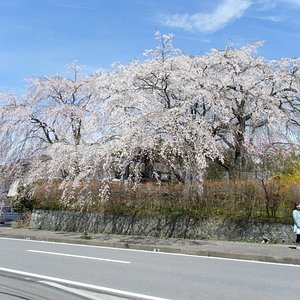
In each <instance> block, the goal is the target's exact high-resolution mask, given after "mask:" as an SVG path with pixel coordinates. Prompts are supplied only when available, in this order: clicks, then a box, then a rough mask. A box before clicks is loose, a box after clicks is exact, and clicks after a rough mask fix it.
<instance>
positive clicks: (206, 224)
mask: <svg viewBox="0 0 300 300" xmlns="http://www.w3.org/2000/svg"><path fill="white" fill-rule="evenodd" d="M30 228H32V229H42V230H53V231H70V232H84V231H87V232H89V233H107V234H127V235H143V236H154V237H160V238H187V239H215V240H231V241H247V242H263V241H265V242H266V241H268V242H271V243H292V242H293V241H294V240H295V234H294V233H293V231H292V225H285V224H267V223H252V222H232V221H226V222H221V221H216V220H202V221H199V220H197V221H196V220H194V219H192V218H165V217H156V218H148V217H141V216H113V215H96V214H90V213H79V212H66V211H46V210H35V211H34V212H33V213H32V216H31V221H30Z"/></svg>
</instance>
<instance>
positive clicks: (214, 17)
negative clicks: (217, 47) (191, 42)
mask: <svg viewBox="0 0 300 300" xmlns="http://www.w3.org/2000/svg"><path fill="white" fill-rule="evenodd" d="M295 1H296V0H295ZM299 1H300V0H299ZM251 4H252V3H251V1H248V0H224V1H223V2H222V3H221V4H220V5H219V6H217V7H216V9H215V10H214V11H213V12H211V13H201V12H199V13H195V14H175V15H164V16H162V17H161V18H162V22H163V24H164V25H166V26H169V27H177V28H182V29H185V30H197V31H200V32H208V33H212V32H215V31H218V30H219V29H222V28H223V27H225V26H226V24H227V23H229V22H231V21H233V20H236V19H239V18H241V17H242V16H243V15H244V13H245V11H246V10H247V9H248V8H249V7H250V6H251Z"/></svg>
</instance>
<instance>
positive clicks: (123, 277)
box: [0, 238, 300, 300]
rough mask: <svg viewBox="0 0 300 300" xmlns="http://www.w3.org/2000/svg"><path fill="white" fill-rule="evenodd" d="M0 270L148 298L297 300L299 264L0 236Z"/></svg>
mask: <svg viewBox="0 0 300 300" xmlns="http://www.w3.org/2000/svg"><path fill="white" fill-rule="evenodd" d="M0 272H4V274H14V276H15V275H17V276H19V277H21V278H30V279H31V280H33V279H36V280H37V281H38V282H39V283H40V284H42V285H43V287H45V285H46V286H51V285H52V286H54V287H57V286H58V287H62V286H63V287H72V288H76V289H83V290H88V291H90V292H91V291H92V292H101V293H105V294H114V295H118V296H120V297H124V298H129V299H153V300H159V299H174V300H176V299H182V300H187V299H193V300H195V299H214V300H215V299H222V300H224V299H244V300H245V299H251V300H252V299H297V298H298V297H299V282H298V281H299V278H300V266H299V265H286V264H275V263H263V262H251V261H241V260H234V259H222V258H211V257H200V256H189V255H181V254H168V253H160V252H147V251H138V250H129V249H118V248H108V247H96V246H85V245H71V244H63V243H53V242H40V241H31V240H18V239H9V238H0ZM69 299H72V298H69ZM90 299H92V298H90ZM99 299H100V298H99Z"/></svg>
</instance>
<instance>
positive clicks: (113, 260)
mask: <svg viewBox="0 0 300 300" xmlns="http://www.w3.org/2000/svg"><path fill="white" fill-rule="evenodd" d="M27 251H28V252H33V253H40V254H48V255H58V256H67V257H75V258H82V259H93V260H101V261H107V262H113V263H120V264H130V263H131V262H130V261H125V260H117V259H108V258H100V257H92V256H83V255H75V254H67V253H58V252H48V251H39V250H27Z"/></svg>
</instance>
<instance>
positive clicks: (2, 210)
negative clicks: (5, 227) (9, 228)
mask: <svg viewBox="0 0 300 300" xmlns="http://www.w3.org/2000/svg"><path fill="white" fill-rule="evenodd" d="M21 218H22V214H21V213H19V212H17V211H14V209H13V207H12V206H0V223H1V224H4V223H5V222H11V221H14V220H18V219H21Z"/></svg>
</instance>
